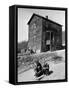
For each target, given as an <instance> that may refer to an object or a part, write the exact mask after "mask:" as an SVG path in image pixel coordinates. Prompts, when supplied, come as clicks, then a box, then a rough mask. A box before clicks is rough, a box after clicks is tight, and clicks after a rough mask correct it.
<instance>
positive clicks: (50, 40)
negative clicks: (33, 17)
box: [46, 31, 54, 51]
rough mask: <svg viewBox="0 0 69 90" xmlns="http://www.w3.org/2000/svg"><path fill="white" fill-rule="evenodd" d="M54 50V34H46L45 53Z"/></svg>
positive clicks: (48, 32)
mask: <svg viewBox="0 0 69 90" xmlns="http://www.w3.org/2000/svg"><path fill="white" fill-rule="evenodd" d="M53 48H54V33H53V32H52V31H47V32H46V51H52V50H53Z"/></svg>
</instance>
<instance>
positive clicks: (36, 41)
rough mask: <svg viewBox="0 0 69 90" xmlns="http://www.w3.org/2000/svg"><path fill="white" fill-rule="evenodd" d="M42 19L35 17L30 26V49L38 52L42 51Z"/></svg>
mask: <svg viewBox="0 0 69 90" xmlns="http://www.w3.org/2000/svg"><path fill="white" fill-rule="evenodd" d="M41 31H42V19H41V18H39V17H37V16H34V17H33V19H32V20H31V22H30V24H29V42H28V47H29V48H31V49H33V50H34V51H36V52H40V51H41V33H42V32H41Z"/></svg>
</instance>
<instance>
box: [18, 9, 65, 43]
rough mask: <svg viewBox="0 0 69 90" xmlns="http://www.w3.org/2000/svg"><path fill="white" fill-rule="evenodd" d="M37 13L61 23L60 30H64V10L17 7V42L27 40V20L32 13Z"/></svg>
mask: <svg viewBox="0 0 69 90" xmlns="http://www.w3.org/2000/svg"><path fill="white" fill-rule="evenodd" d="M33 13H35V14H39V15H41V16H43V17H45V16H48V18H49V19H51V20H53V21H55V22H57V23H59V24H61V25H62V31H65V11H59V10H48V9H45V10H44V9H27V8H18V43H20V42H22V41H27V40H28V24H27V23H28V21H29V20H30V18H31V16H32V14H33Z"/></svg>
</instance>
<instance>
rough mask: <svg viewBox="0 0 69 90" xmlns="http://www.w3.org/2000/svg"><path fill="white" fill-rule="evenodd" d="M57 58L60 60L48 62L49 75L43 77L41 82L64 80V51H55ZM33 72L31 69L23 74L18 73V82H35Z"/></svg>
mask: <svg viewBox="0 0 69 90" xmlns="http://www.w3.org/2000/svg"><path fill="white" fill-rule="evenodd" d="M54 53H57V55H58V56H61V57H62V58H61V59H60V58H55V59H54V60H48V61H47V62H48V63H49V66H50V74H49V75H48V76H46V75H44V77H43V78H42V79H41V80H43V81H44V80H58V79H65V50H59V51H55V52H54ZM34 74H35V72H34V69H33V68H30V69H29V70H27V71H25V72H21V73H18V82H26V81H37V79H36V78H35V76H34Z"/></svg>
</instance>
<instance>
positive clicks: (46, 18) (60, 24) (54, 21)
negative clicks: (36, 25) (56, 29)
mask: <svg viewBox="0 0 69 90" xmlns="http://www.w3.org/2000/svg"><path fill="white" fill-rule="evenodd" d="M34 16H38V17H40V18H43V19H45V20H47V21H50V22H52V23H55V24H57V25H59V26H62V25H61V24H59V23H57V22H55V21H52V20H50V19H48V18H45V17H43V16H40V15H38V14H35V13H33V15H32V16H31V18H30V20H29V21H28V24H29V23H30V22H31V20H32V18H33V17H34Z"/></svg>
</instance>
